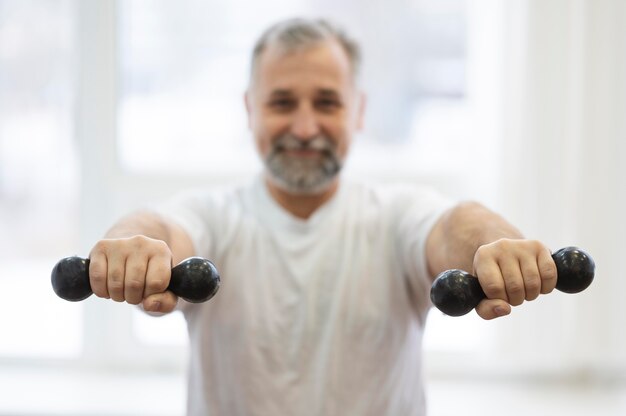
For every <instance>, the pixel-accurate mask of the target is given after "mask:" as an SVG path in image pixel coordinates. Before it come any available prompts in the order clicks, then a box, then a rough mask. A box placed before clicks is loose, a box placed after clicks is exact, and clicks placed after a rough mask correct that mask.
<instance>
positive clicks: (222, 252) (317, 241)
mask: <svg viewBox="0 0 626 416" xmlns="http://www.w3.org/2000/svg"><path fill="white" fill-rule="evenodd" d="M358 69H359V51H358V47H357V45H356V44H355V43H354V42H353V41H351V40H350V39H349V38H348V37H347V36H346V35H345V34H344V33H343V32H341V31H340V30H338V29H336V28H335V27H334V26H332V25H330V24H328V23H326V22H324V21H310V20H289V21H285V22H281V23H279V24H277V25H275V26H273V27H272V28H270V29H269V30H268V31H267V32H266V33H265V34H264V35H263V36H262V37H261V39H260V40H259V42H258V44H257V46H256V48H255V50H254V54H253V59H252V71H251V76H250V85H249V88H248V90H247V92H246V96H245V105H246V109H247V112H248V120H249V127H250V129H251V131H252V133H253V136H254V138H255V142H256V146H257V150H258V152H259V154H260V156H261V158H262V159H263V161H264V163H265V169H264V172H263V175H261V176H259V177H258V178H256V179H255V180H254V181H253V182H252V183H251V184H249V185H248V186H244V187H241V188H236V189H232V190H227V191H221V192H217V191H213V192H210V191H207V192H205V193H196V194H184V195H182V196H180V197H178V198H176V199H174V200H173V201H171V202H170V203H168V204H166V205H164V206H162V207H160V208H159V209H158V212H152V213H150V212H140V213H135V214H132V215H130V216H128V217H126V218H124V219H122V220H120V221H119V222H118V223H117V224H115V225H114V226H113V227H112V228H111V230H110V231H109V232H108V233H107V235H106V237H105V239H103V240H101V241H99V242H98V243H97V244H96V245H95V246H94V248H93V250H92V251H91V253H90V258H91V262H90V280H91V285H92V288H93V291H94V293H95V294H96V295H97V296H100V297H104V298H111V299H113V300H115V301H118V302H122V301H126V302H128V303H130V304H141V305H142V306H143V308H144V309H145V310H146V311H149V312H154V313H169V312H172V311H173V310H175V309H176V308H177V306H178V308H179V309H180V310H182V312H183V313H184V315H185V318H186V320H187V323H188V327H189V334H190V345H191V362H190V374H189V404H188V412H189V414H192V415H209V414H216V415H272V416H276V415H340V414H341V415H351V416H355V415H394V416H397V415H422V414H423V413H424V408H425V406H424V398H423V392H422V384H421V355H420V348H421V338H422V332H423V329H424V322H425V319H426V315H427V311H428V309H429V307H430V304H429V298H428V294H429V288H430V284H431V282H432V279H433V277H434V276H435V275H436V274H437V273H439V272H441V271H443V270H445V269H449V268H462V269H466V270H471V271H473V272H474V273H475V274H476V275H477V276H478V278H479V281H480V283H481V285H482V287H483V289H484V291H485V293H486V294H487V297H488V299H486V300H484V301H482V302H481V303H480V304H479V306H478V307H477V312H478V314H479V315H480V316H481V317H483V318H484V319H492V318H496V317H499V316H503V315H506V314H508V313H509V312H510V310H511V305H513V306H516V305H520V304H521V303H522V302H523V301H524V300H533V299H535V298H536V297H537V296H538V295H539V294H540V293H548V292H550V291H552V290H553V289H554V287H555V284H556V266H555V265H554V262H553V261H552V258H551V256H550V251H549V250H548V249H547V248H546V247H545V246H544V245H542V244H541V243H539V242H537V241H531V240H525V239H523V238H522V236H521V235H520V233H519V231H517V230H516V229H515V228H514V227H513V226H512V225H510V224H508V223H507V222H506V221H505V220H504V219H502V218H501V217H500V216H498V215H496V214H495V213H493V212H491V211H489V210H487V209H486V208H484V207H483V206H481V205H479V204H476V203H460V204H452V203H451V202H450V201H448V200H446V199H444V198H442V197H440V196H438V195H437V194H435V193H433V192H430V191H427V190H424V189H422V188H416V187H408V186H406V187H400V186H398V187H387V188H377V187H372V186H367V185H363V184H358V183H352V182H348V181H346V180H343V181H342V180H340V176H339V172H340V170H341V166H342V164H343V162H344V160H345V158H346V156H347V154H348V150H349V148H350V145H351V139H352V136H353V134H354V133H355V131H357V130H358V129H359V128H360V127H361V124H362V118H363V112H364V107H365V98H364V96H363V94H362V93H361V92H360V91H359V89H358V83H357V73H358ZM193 255H199V256H203V257H207V258H209V259H211V260H213V261H214V262H215V264H216V266H217V267H218V269H219V270H220V273H221V275H222V287H221V289H220V292H219V293H218V294H217V296H215V297H214V298H213V299H212V300H211V301H209V302H207V303H204V304H188V303H186V302H184V301H183V300H180V301H179V300H178V299H177V298H176V296H175V295H174V294H172V293H171V292H169V291H166V287H167V285H168V282H169V278H170V269H171V267H172V265H173V264H176V263H178V262H179V261H181V260H183V259H184V258H186V257H189V256H193Z"/></svg>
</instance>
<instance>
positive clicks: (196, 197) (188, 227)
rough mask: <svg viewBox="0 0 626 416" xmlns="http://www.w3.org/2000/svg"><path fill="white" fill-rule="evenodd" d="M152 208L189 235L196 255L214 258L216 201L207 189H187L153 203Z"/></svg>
mask: <svg viewBox="0 0 626 416" xmlns="http://www.w3.org/2000/svg"><path fill="white" fill-rule="evenodd" d="M153 209H154V210H155V211H156V212H157V213H159V214H160V215H162V216H163V217H164V218H165V219H167V220H169V221H173V222H174V223H176V224H177V225H179V226H180V227H182V229H183V230H184V231H185V232H186V233H187V234H188V235H189V237H190V238H191V241H192V243H193V246H194V251H195V253H194V254H195V255H196V256H200V257H205V258H209V259H211V258H214V256H215V253H214V251H215V247H214V242H215V241H216V240H215V238H214V235H215V233H217V232H218V231H217V230H216V224H214V223H215V221H214V220H213V219H214V217H215V211H216V209H217V207H216V201H215V200H214V198H212V195H211V193H210V192H208V191H204V190H189V191H184V192H181V193H179V194H177V195H175V196H174V197H172V198H171V199H169V200H167V201H165V202H163V203H160V204H158V205H155V206H154V207H153Z"/></svg>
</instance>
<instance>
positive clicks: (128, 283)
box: [124, 256, 148, 305]
mask: <svg viewBox="0 0 626 416" xmlns="http://www.w3.org/2000/svg"><path fill="white" fill-rule="evenodd" d="M147 268H148V265H147V259H146V258H144V257H136V256H135V257H132V258H130V259H128V260H126V268H125V275H124V298H125V299H126V302H128V303H130V304H131V305H138V304H139V303H141V301H142V300H143V292H144V286H145V281H146V270H147Z"/></svg>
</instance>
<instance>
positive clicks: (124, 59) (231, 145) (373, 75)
mask: <svg viewBox="0 0 626 416" xmlns="http://www.w3.org/2000/svg"><path fill="white" fill-rule="evenodd" d="M270 3H271V4H270ZM120 8H121V10H120V15H121V25H120V27H119V31H120V42H119V44H120V47H121V50H120V53H121V55H120V69H121V79H122V85H121V97H120V108H119V152H120V159H121V164H122V166H123V167H124V168H125V169H128V170H130V171H133V172H163V171H164V170H165V171H168V172H172V173H188V172H195V173H199V172H204V173H206V172H224V171H232V170H239V171H241V170H242V169H243V170H246V169H247V170H252V169H256V168H257V167H258V166H259V163H258V161H257V158H256V155H255V153H254V149H253V146H252V145H251V138H250V137H249V134H248V131H247V124H246V117H245V112H244V105H243V94H244V91H245V88H246V86H247V77H248V71H249V54H250V50H251V49H252V46H253V43H254V41H255V40H256V37H257V36H258V35H259V34H260V33H261V31H262V30H264V29H265V28H266V27H267V26H269V25H270V24H271V23H273V22H274V21H276V20H277V19H280V18H283V17H291V16H298V15H309V16H321V15H323V16H329V17H330V18H332V19H335V20H337V21H338V22H339V23H340V24H343V25H345V26H346V27H347V28H348V29H349V30H350V31H351V32H353V33H355V36H356V37H357V39H359V40H361V43H362V45H363V48H364V55H365V66H364V74H363V82H364V88H365V90H366V91H367V93H368V95H369V100H368V108H369V110H368V116H367V122H366V130H365V132H364V134H363V136H364V138H365V140H364V141H365V142H371V143H373V144H374V146H375V145H376V144H379V145H380V144H394V143H395V144H398V143H400V144H405V145H413V147H418V148H419V150H418V151H417V154H419V153H420V151H422V150H426V151H429V152H430V154H432V152H434V151H438V149H439V148H433V147H432V143H434V142H437V143H439V145H440V146H441V147H442V148H444V149H445V148H449V146H450V145H451V144H452V145H454V144H457V143H456V142H454V138H456V137H458V136H459V134H446V135H445V138H446V140H444V141H443V143H442V140H430V139H429V140H426V139H425V138H424V137H422V136H421V134H425V135H428V136H427V137H429V138H430V137H432V135H433V134H435V135H437V136H439V135H440V132H437V131H434V132H433V131H431V130H425V128H426V129H428V127H429V126H430V125H431V124H432V123H431V120H434V121H435V123H438V126H439V127H440V128H441V122H440V120H441V119H442V118H448V119H450V118H454V119H455V120H456V121H457V122H456V123H452V124H453V125H454V126H456V127H457V129H458V130H456V132H462V131H463V128H464V125H463V121H464V120H463V118H459V117H458V114H459V112H460V111H459V108H462V107H463V106H464V97H465V44H466V36H465V26H466V12H465V1H464V0H445V1H441V0H419V1H418V0H414V1H412V2H399V1H390V2H378V1H368V2H362V1H356V0H355V1H348V2H346V3H345V4H343V3H342V5H339V4H326V2H324V1H321V2H315V1H304V0H299V1H291V2H287V1H282V0H274V1H271V2H269V3H268V2H263V3H258V2H251V1H247V0H238V1H217V2H205V1H201V0H186V1H182V2H176V3H172V2H168V1H147V0H135V1H129V2H120ZM391 22H393V24H391ZM414 120H418V121H419V124H418V125H416V124H415V123H414ZM444 124H446V123H444ZM451 141H452V143H451ZM147 148H149V149H150V151H149V152H147V151H145V149H147ZM181 149H185V150H184V152H183V151H181ZM424 159H425V160H427V158H426V157H425V158H424Z"/></svg>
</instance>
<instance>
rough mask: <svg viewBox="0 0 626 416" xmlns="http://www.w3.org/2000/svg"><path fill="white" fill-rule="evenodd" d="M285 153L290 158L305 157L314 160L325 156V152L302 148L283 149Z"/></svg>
mask: <svg viewBox="0 0 626 416" xmlns="http://www.w3.org/2000/svg"><path fill="white" fill-rule="evenodd" d="M283 152H284V153H285V154H287V155H288V156H295V157H304V158H313V157H320V156H322V155H323V153H324V152H323V151H321V150H317V149H311V148H301V149H283Z"/></svg>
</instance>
